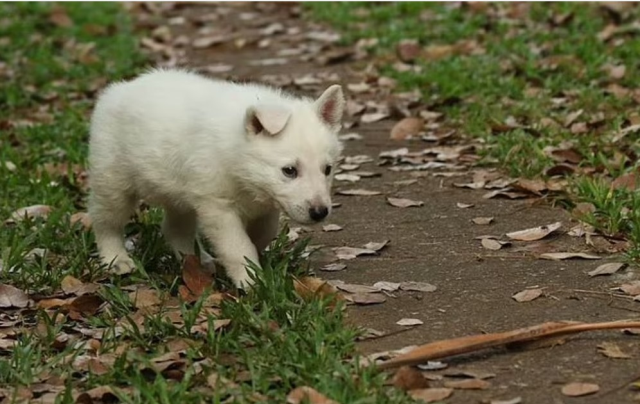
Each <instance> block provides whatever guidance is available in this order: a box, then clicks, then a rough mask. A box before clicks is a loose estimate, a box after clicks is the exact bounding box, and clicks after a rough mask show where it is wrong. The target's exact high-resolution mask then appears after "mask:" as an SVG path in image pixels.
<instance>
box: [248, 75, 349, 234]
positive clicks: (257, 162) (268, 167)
mask: <svg viewBox="0 0 640 404" xmlns="http://www.w3.org/2000/svg"><path fill="white" fill-rule="evenodd" d="M344 108H345V101H344V96H343V94H342V88H341V87H340V86H338V85H334V86H331V87H329V88H328V89H327V90H326V91H325V92H324V93H323V94H322V95H321V96H320V98H318V99H317V100H316V101H313V102H312V101H307V100H300V101H295V102H292V103H291V105H287V106H282V105H269V104H261V105H255V106H253V107H251V108H249V109H248V110H247V113H246V117H245V129H246V132H247V136H248V138H249V140H248V142H247V143H248V148H247V153H246V155H245V156H244V160H245V161H242V162H240V164H241V165H242V166H244V169H243V172H244V177H245V178H244V179H245V180H249V181H248V182H249V183H250V185H252V186H254V187H255V188H257V189H258V190H259V191H261V193H262V194H266V195H268V196H269V197H271V198H272V199H273V200H274V201H275V202H276V204H277V205H278V206H279V207H280V208H281V209H282V210H284V212H285V213H286V214H287V215H288V216H289V217H290V218H291V219H293V220H295V221H297V222H299V223H314V222H319V221H321V220H323V219H324V218H325V217H326V216H327V215H329V213H330V212H331V182H332V180H333V172H334V170H335V165H336V162H337V160H338V158H339V156H340V152H341V151H342V146H341V144H340V142H339V141H338V137H337V132H338V131H339V130H340V126H341V124H340V122H341V120H342V115H343V112H344Z"/></svg>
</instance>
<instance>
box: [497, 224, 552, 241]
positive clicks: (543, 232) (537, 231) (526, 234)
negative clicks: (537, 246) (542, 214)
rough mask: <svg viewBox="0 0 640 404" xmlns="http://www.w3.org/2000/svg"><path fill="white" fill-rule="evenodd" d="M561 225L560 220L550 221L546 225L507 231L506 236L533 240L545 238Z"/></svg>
mask: <svg viewBox="0 0 640 404" xmlns="http://www.w3.org/2000/svg"><path fill="white" fill-rule="evenodd" d="M561 226H562V223H561V222H556V223H552V224H549V225H546V226H539V227H533V228H531V229H525V230H520V231H514V232H511V233H507V237H509V238H510V239H512V240H518V241H535V240H540V239H542V238H545V237H546V236H548V235H549V234H551V233H553V232H554V231H556V230H558V229H559V228H560V227H561Z"/></svg>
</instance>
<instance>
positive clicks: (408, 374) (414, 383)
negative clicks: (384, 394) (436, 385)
mask: <svg viewBox="0 0 640 404" xmlns="http://www.w3.org/2000/svg"><path fill="white" fill-rule="evenodd" d="M393 385H394V386H395V387H396V388H398V389H401V390H415V389H425V388H427V387H429V381H428V380H427V379H426V378H425V377H424V376H423V375H422V372H420V371H419V370H417V369H416V368H413V367H410V366H401V367H400V368H399V369H398V370H397V371H396V373H395V374H394V375H393Z"/></svg>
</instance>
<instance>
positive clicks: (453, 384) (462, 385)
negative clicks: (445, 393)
mask: <svg viewBox="0 0 640 404" xmlns="http://www.w3.org/2000/svg"><path fill="white" fill-rule="evenodd" d="M490 386H491V383H489V382H488V381H486V380H482V379H465V380H456V381H447V382H444V387H449V388H452V389H462V390H486V389H488V388H489V387H490Z"/></svg>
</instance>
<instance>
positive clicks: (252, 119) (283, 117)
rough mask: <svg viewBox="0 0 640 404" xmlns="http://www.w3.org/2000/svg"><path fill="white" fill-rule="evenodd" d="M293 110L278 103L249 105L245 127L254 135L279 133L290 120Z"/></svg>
mask: <svg viewBox="0 0 640 404" xmlns="http://www.w3.org/2000/svg"><path fill="white" fill-rule="evenodd" d="M290 117H291V111H290V110H289V109H287V108H284V107H281V106H276V105H256V106H253V107H249V109H247V112H246V114H245V122H244V123H245V129H246V130H247V133H249V134H252V135H259V134H266V135H270V136H273V135H277V134H278V133H280V132H282V130H283V129H284V127H285V126H286V125H287V122H289V118H290Z"/></svg>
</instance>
